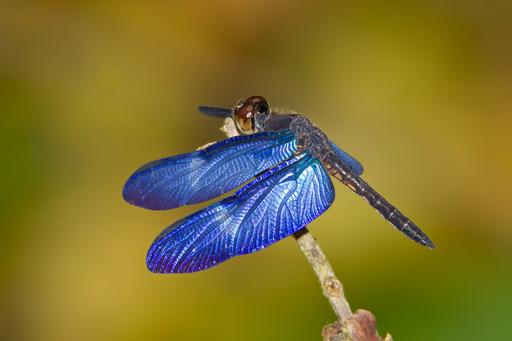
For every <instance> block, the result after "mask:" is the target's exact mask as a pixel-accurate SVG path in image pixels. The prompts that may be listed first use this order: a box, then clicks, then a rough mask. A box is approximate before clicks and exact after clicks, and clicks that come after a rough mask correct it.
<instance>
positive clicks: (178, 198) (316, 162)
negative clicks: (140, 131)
mask: <svg viewBox="0 0 512 341" xmlns="http://www.w3.org/2000/svg"><path fill="white" fill-rule="evenodd" d="M199 111H200V112H202V113H204V114H207V115H210V116H216V117H221V118H231V119H232V120H233V121H234V123H235V126H236V130H237V132H238V134H239V136H235V137H231V138H228V139H225V140H223V141H219V142H216V143H214V144H212V145H209V146H208V147H206V148H203V149H199V150H196V151H193V152H191V153H187V154H181V155H176V156H171V157H167V158H163V159H160V160H156V161H153V162H150V163H148V164H146V165H144V166H142V167H141V168H139V169H137V170H136V171H135V172H134V173H133V174H132V175H131V176H130V177H129V179H128V180H127V182H126V184H125V186H124V188H123V197H124V199H125V200H126V201H127V202H128V203H130V204H133V205H135V206H139V207H143V208H146V209H151V210H167V209H173V208H177V207H180V206H184V205H193V204H198V203H201V202H204V201H208V200H211V199H213V198H216V197H218V196H221V195H223V194H225V193H228V192H230V191H232V190H234V189H237V188H239V187H240V188H239V189H238V190H237V191H236V192H235V193H234V194H233V195H231V196H228V197H226V198H224V199H222V200H220V201H218V202H215V203H213V204H211V205H209V206H207V207H206V208H204V209H201V210H199V211H197V212H195V213H193V214H191V215H189V216H187V217H185V218H183V219H181V220H179V221H177V222H175V223H174V224H172V225H171V226H169V227H168V228H167V229H165V230H164V231H163V232H162V233H161V234H160V235H159V236H158V237H157V238H156V239H155V241H154V242H153V243H152V245H151V247H150V248H149V251H148V253H147V258H146V264H147V267H148V269H149V270H150V271H152V272H155V273H189V272H197V271H201V270H205V269H208V268H211V267H213V266H215V265H218V264H220V263H222V262H224V261H226V260H228V259H230V258H232V257H234V256H238V255H244V254H249V253H253V252H256V251H258V250H261V249H263V248H266V247H268V246H270V245H272V244H274V243H276V242H277V241H279V240H281V239H283V238H285V237H287V236H290V235H291V234H293V233H295V232H297V231H299V230H301V229H302V228H304V227H305V226H306V225H308V224H309V223H311V222H312V221H313V220H315V219H316V218H317V217H319V216H320V215H321V214H323V213H324V212H325V211H326V210H327V209H328V208H329V207H330V206H331V204H332V203H333V201H334V197H335V193H334V187H333V184H332V181H331V179H330V176H332V177H334V178H335V179H337V180H339V181H341V183H343V184H344V185H346V186H347V187H348V188H349V189H350V190H352V191H353V192H354V193H356V194H357V195H359V196H360V197H362V198H363V199H364V200H366V201H367V202H368V204H369V205H370V206H371V207H373V208H374V209H376V210H377V211H378V212H379V213H380V214H381V215H382V216H383V217H384V219H386V220H387V221H389V222H390V223H391V224H392V225H393V226H394V227H395V228H396V229H398V230H399V231H400V232H402V233H403V234H405V235H406V236H407V237H409V238H410V239H412V240H413V241H415V242H417V243H419V244H421V245H423V246H426V247H428V248H431V249H434V248H435V246H434V243H433V242H432V241H431V240H430V238H429V237H428V236H427V235H426V234H425V233H424V232H423V231H422V230H421V229H420V228H419V227H418V226H417V225H416V224H414V223H413V222H412V221H411V220H410V219H409V218H407V217H406V216H404V215H403V214H402V213H401V212H400V211H399V210H398V209H397V208H395V207H394V206H393V205H392V204H391V203H389V202H388V201H387V200H386V199H384V197H383V196H382V195H380V194H379V193H378V192H377V191H375V190H374V189H373V188H372V187H370V185H369V184H368V183H366V182H365V181H364V180H363V179H362V178H361V175H362V173H363V166H362V165H361V163H360V162H359V161H357V160H356V159H355V158H354V157H352V156H351V155H350V154H348V153H347V152H345V151H343V150H342V149H341V148H340V147H338V146H337V145H336V144H335V143H333V142H332V141H331V140H329V138H328V137H327V135H326V134H325V133H324V132H323V131H322V130H320V129H319V128H318V127H316V126H315V125H314V124H313V123H311V121H310V120H309V119H308V118H307V117H305V116H303V115H300V114H298V113H295V112H292V111H287V110H286V111H278V110H274V109H271V107H270V106H269V104H268V102H267V101H266V100H265V98H263V97H261V96H251V97H249V98H247V99H245V100H242V101H239V102H238V104H237V105H236V106H235V107H233V108H231V109H229V108H222V107H213V106H201V107H199ZM242 185H243V186H242Z"/></svg>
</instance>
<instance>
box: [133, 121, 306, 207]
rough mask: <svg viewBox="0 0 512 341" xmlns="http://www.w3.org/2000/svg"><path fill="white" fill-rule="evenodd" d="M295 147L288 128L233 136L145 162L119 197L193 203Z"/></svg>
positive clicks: (152, 203) (157, 203) (150, 203)
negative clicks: (204, 146)
mask: <svg viewBox="0 0 512 341" xmlns="http://www.w3.org/2000/svg"><path fill="white" fill-rule="evenodd" d="M296 150H297V145H296V141H295V136H294V135H293V134H292V133H291V132H290V131H288V130H287V131H282V132H262V133H256V134H252V135H247V136H237V137H233V138H230V139H227V140H224V141H220V142H217V143H215V144H213V145H212V146H210V147H207V148H205V149H202V150H198V151H195V152H192V153H189V154H182V155H177V156H172V157H168V158H165V159H161V160H157V161H153V162H150V163H148V164H147V165H145V166H143V167H141V168H139V169H138V170H137V171H135V173H134V174H133V175H132V176H131V177H130V178H129V179H128V181H127V182H126V184H125V186H124V189H123V196H124V198H125V200H126V201H128V202H129V203H131V204H133V205H136V206H140V207H144V208H148V209H153V210H165V209H170V208H175V207H179V206H182V205H189V204H196V203H199V202H203V201H207V200H210V199H212V198H215V197H217V196H219V195H221V194H223V193H226V192H229V191H230V190H232V189H234V188H236V187H238V186H240V185H241V184H243V183H244V182H246V181H247V180H249V179H250V178H252V177H253V176H255V175H256V174H258V173H261V172H263V171H264V170H266V169H268V168H271V167H273V166H275V165H276V164H279V163H281V162H282V161H284V160H286V159H288V158H290V157H291V156H292V155H293V154H294V153H295V151H296Z"/></svg>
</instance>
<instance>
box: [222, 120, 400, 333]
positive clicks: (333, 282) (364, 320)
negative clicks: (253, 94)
mask: <svg viewBox="0 0 512 341" xmlns="http://www.w3.org/2000/svg"><path fill="white" fill-rule="evenodd" d="M221 130H222V131H223V132H224V133H225V134H226V135H227V136H228V137H233V136H237V135H238V131H237V129H236V126H235V123H234V122H233V120H232V119H231V118H226V119H225V121H224V125H223V126H222V127H221ZM293 236H294V238H295V240H296V241H297V243H298V244H299V247H300V249H301V250H302V252H303V253H304V255H305V256H306V258H307V260H308V262H309V264H311V267H312V268H313V271H314V272H315V274H316V276H317V277H318V280H319V282H320V286H321V287H322V291H323V294H324V296H325V297H327V299H328V300H329V303H330V304H331V307H332V310H333V311H334V313H335V314H336V316H337V317H338V321H337V322H335V323H333V324H329V325H326V326H324V329H323V330H322V336H323V338H324V340H329V341H349V340H352V341H392V338H391V335H387V336H386V337H385V338H384V340H383V339H381V338H380V337H379V335H378V334H377V329H376V323H375V317H373V315H372V313H370V312H369V311H366V310H358V311H356V312H355V313H354V314H353V313H352V310H350V305H349V303H348V301H347V299H346V298H345V293H344V291H343V285H342V283H341V281H340V280H339V279H338V278H337V277H336V275H335V274H334V270H333V269H332V267H331V264H330V263H329V261H328V260H327V257H326V256H325V254H324V252H323V251H322V248H320V244H319V243H318V241H317V240H316V239H315V237H313V235H312V234H311V233H310V232H309V230H308V228H307V226H305V227H304V228H302V229H301V230H299V231H297V232H295V233H294V235H293Z"/></svg>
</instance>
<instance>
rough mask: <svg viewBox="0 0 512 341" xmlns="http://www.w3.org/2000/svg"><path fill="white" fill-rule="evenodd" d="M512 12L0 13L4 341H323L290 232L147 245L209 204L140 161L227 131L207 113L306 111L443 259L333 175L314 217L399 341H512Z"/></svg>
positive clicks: (211, 8) (163, 8) (49, 9)
mask: <svg viewBox="0 0 512 341" xmlns="http://www.w3.org/2000/svg"><path fill="white" fill-rule="evenodd" d="M510 4H511V3H510V2H507V1H503V2H502V3H501V2H496V1H487V2H479V1H449V2H448V1H435V0H432V1H403V2H385V3H384V2H379V1H376V2H365V3H364V4H363V3H361V2H357V1H354V2H344V3H341V2H333V3H325V2H320V1H312V2H302V3H299V2H295V1H287V0H277V1H270V0H268V1H234V0H233V1H228V0H225V1H215V2H195V1H188V2H178V1H176V2H160V3H151V4H150V3H144V2H139V3H132V2H130V3H127V2H102V1H97V2H96V1H95V2H87V1H78V2H74V3H68V4H64V3H62V2H58V1H39V2H37V3H32V4H31V3H30V2H18V3H17V4H16V3H15V4H10V5H9V4H7V3H2V4H1V5H0V115H1V116H0V132H1V134H0V143H1V145H2V155H1V161H2V164H1V167H0V175H1V176H0V188H1V192H0V193H1V195H0V214H1V223H0V228H1V237H0V268H1V272H0V273H1V281H0V289H1V290H0V295H1V296H0V300H1V304H2V307H1V311H0V314H1V316H0V333H1V334H0V339H2V340H11V339H12V340H148V339H151V340H204V339H208V340H284V339H289V340H297V339H300V340H315V339H320V332H321V329H322V326H323V325H325V324H327V323H329V322H332V321H333V320H334V315H333V313H332V311H331V310H330V307H329V305H328V302H327V301H326V300H325V299H324V298H323V297H322V295H321V291H320V288H319V286H318V283H317V279H316V277H315V276H314V275H313V272H312V270H311V269H310V267H309V265H308V264H307V262H306V261H305V259H304V256H303V255H302V254H301V252H300V251H299V249H298V247H297V245H296V244H295V242H294V240H293V239H291V238H288V239H285V240H283V241H282V242H280V243H278V244H277V245H274V246H272V247H270V248H268V249H266V250H264V251H262V252H258V253H256V254H253V255H248V256H244V257H238V258H235V259H233V260H230V261H228V262H226V263H224V264H222V265H220V266H218V267H216V268H213V269H211V270H208V271H205V272H202V273H196V274H189V275H164V276H162V275H155V274H152V273H150V272H148V271H147V270H146V267H145V255H146V250H147V248H148V246H149V245H150V243H151V242H152V241H153V239H154V238H155V237H156V236H157V234H158V233H159V232H160V231H161V230H162V229H163V228H165V227H166V226H168V225H169V224H170V223H172V222H174V221H175V220H177V219H179V218H181V217H183V216H185V215H186V214H189V213H191V212H193V211H194V210H196V209H197V207H185V208H180V209H176V210H172V211H165V212H151V211H146V210H143V209H139V208H136V207H133V206H130V205H128V204H126V203H125V202H123V200H122V197H121V189H122V186H123V183H124V181H125V180H126V178H127V177H128V176H129V174H130V173H131V172H132V171H133V170H134V169H136V168H137V167H138V166H140V165H141V164H143V163H145V162H147V161H149V160H153V159H156V158H160V157H164V156H168V155H172V154H177V153H183V152H187V151H191V150H193V149H195V148H196V147H197V146H199V145H203V144H205V143H207V142H210V141H214V140H216V139H222V138H223V135H222V133H221V132H220V131H218V126H219V125H220V124H221V122H219V121H216V120H215V119H213V118H209V117H204V116H201V115H200V114H199V113H198V112H197V111H196V109H195V108H196V106H197V105H199V104H214V105H223V106H231V105H232V104H234V103H235V102H236V101H237V100H238V99H239V98H242V97H246V96H249V95H254V94H260V95H264V96H266V97H267V98H268V99H269V101H270V102H271V104H273V105H275V106H286V107H289V108H293V109H295V110H297V111H299V112H302V113H305V114H307V115H308V116H309V117H310V118H311V119H312V120H313V121H314V122H315V123H316V124H317V125H318V126H320V127H321V128H323V129H324V131H325V132H326V133H327V134H328V135H329V136H330V137H331V138H332V139H333V140H334V141H336V142H337V143H338V144H339V145H340V146H342V147H344V148H345V149H346V150H347V151H349V152H350V153H352V154H353V155H355V156H356V157H357V158H358V159H359V160H360V161H362V163H363V164H364V165H365V167H366V172H365V174H364V177H365V179H366V180H367V181H368V182H369V183H370V184H372V185H373V186H374V187H375V188H376V189H378V190H379V191H380V192H381V193H382V194H383V195H385V196H386V197H387V198H389V199H390V200H391V201H392V202H393V203H395V204H396V205H397V206H398V207H399V208H400V209H401V210H403V211H404V212H405V213H406V214H407V215H409V216H411V217H413V218H414V220H415V221H416V222H417V223H418V224H419V225H420V226H422V227H423V228H424V229H425V231H427V232H428V234H429V235H430V236H431V237H432V239H433V240H434V241H435V242H436V244H437V246H438V249H437V250H436V251H434V252H432V251H429V250H427V249H424V248H421V247H419V246H417V245H416V244H414V243H412V242H410V241H409V240H407V239H406V238H404V237H403V236H402V235H401V234H399V233H397V232H396V231H395V230H394V229H393V228H392V227H391V226H390V225H389V224H387V223H386V222H385V221H384V220H383V219H382V218H381V217H380V216H379V215H378V214H377V213H376V212H375V211H373V210H372V209H370V208H369V207H368V206H367V204H366V203H365V202H364V201H362V200H360V199H359V198H357V197H356V196H354V195H353V193H351V192H350V191H348V190H347V189H346V188H344V187H343V186H342V185H341V184H339V183H336V184H335V187H336V189H337V199H336V202H335V204H334V205H333V207H332V208H331V209H330V210H329V211H328V212H326V213H325V214H324V215H323V216H322V217H320V218H319V219H318V220H316V221H315V222H314V223H313V224H312V225H311V226H310V228H311V230H312V232H313V233H314V234H315V236H316V237H317V238H318V239H319V241H320V243H321V245H322V247H323V248H324V250H325V252H326V253H327V255H328V257H329V258H330V260H331V262H332V265H333V267H334V269H335V270H336V272H337V274H338V275H339V276H340V278H341V279H342V281H343V282H344V285H345V289H346V291H347V296H348V299H349V301H350V303H351V305H352V307H353V308H354V309H355V308H366V309H369V310H371V311H372V312H373V313H374V314H375V315H376V317H377V320H378V327H379V330H380V332H381V334H383V333H384V332H386V331H388V332H390V333H391V334H392V335H393V336H394V337H395V339H396V340H418V341H421V340H491V339H493V340H498V339H500V340H510V339H512V329H511V327H510V324H509V323H510V317H511V315H510V314H511V313H510V311H511V308H510V307H511V306H512V272H511V259H512V257H511V256H512V251H511V248H512V207H511V201H510V192H511V190H512V188H511V181H510V176H511V174H512V159H511V148H512V143H511V141H512V139H511V137H510V134H511V128H512V124H511V123H512V115H511V114H512V100H511V99H512V96H511V94H512V91H511V90H512V73H511V60H512V49H511V46H510V37H511V33H512V30H511V21H510V18H511V13H512V11H511V5H510Z"/></svg>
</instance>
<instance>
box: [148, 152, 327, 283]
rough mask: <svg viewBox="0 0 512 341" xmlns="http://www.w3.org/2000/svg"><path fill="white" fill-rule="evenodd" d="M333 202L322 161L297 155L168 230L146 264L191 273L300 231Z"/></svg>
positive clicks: (162, 269) (162, 271)
mask: <svg viewBox="0 0 512 341" xmlns="http://www.w3.org/2000/svg"><path fill="white" fill-rule="evenodd" d="M333 200H334V188H333V185H332V182H331V180H330V178H329V175H328V174H327V172H326V171H325V169H324V168H323V166H322V165H321V163H320V161H319V160H318V159H316V158H314V157H312V156H310V155H309V154H301V155H299V156H295V157H293V158H291V159H290V160H287V161H285V162H283V163H281V164H280V165H278V166H277V167H275V168H273V169H271V170H269V171H267V172H266V173H264V174H263V175H261V176H259V177H257V178H256V179H255V180H253V181H252V182H250V183H249V184H247V185H246V186H244V187H243V188H242V189H240V190H239V191H238V192H236V193H235V195H233V196H231V197H228V198H226V199H224V200H222V201H220V202H218V203H215V204H213V205H211V206H209V207H207V208H205V209H203V210H201V211H198V212H196V213H194V214H192V215H190V216H188V217H186V218H184V219H182V220H180V221H178V222H176V223H175V224H173V225H171V226H170V227H168V228H167V229H166V230H164V231H163V232H162V234H160V236H159V237H158V238H157V239H156V240H155V241H154V242H153V245H152V246H151V248H150V249H149V252H148V256H147V266H148V268H149V270H151V271H153V272H158V273H181V272H195V271H200V270H204V269H207V268H210V267H212V266H214V265H217V264H219V263H221V262H223V261H225V260H227V259H229V258H231V257H234V256H236V255H242V254H247V253H252V252H255V251H258V250H260V249H262V248H265V247H267V246H269V245H271V244H273V243H275V242H277V241H279V240H281V239H283V238H285V237H287V236H289V235H290V234H292V233H294V232H296V231H298V230H300V229H301V228H302V227H304V226H305V225H307V224H308V223H310V222H311V221H312V220H314V219H315V218H317V217H318V216H319V215H321V214H322V213H323V212H325V211H326V210H327V209H328V208H329V206H330V205H331V203H332V202H333Z"/></svg>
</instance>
